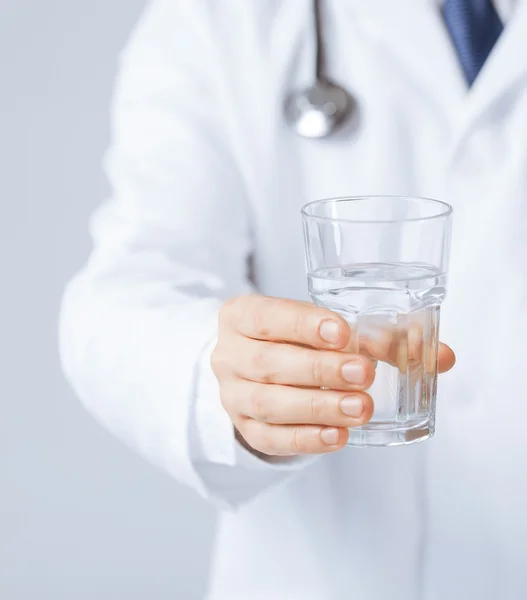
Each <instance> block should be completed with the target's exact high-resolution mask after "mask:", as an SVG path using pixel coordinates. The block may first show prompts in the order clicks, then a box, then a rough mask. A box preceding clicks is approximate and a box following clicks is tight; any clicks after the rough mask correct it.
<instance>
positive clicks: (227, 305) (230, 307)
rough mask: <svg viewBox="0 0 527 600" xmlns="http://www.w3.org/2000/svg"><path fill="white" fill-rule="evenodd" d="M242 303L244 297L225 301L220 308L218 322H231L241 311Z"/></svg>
mask: <svg viewBox="0 0 527 600" xmlns="http://www.w3.org/2000/svg"><path fill="white" fill-rule="evenodd" d="M243 302H244V296H235V297H234V298H229V299H228V300H226V301H225V302H224V303H223V306H222V307H221V308H220V312H219V322H220V323H225V322H228V323H231V322H233V321H234V320H235V319H236V317H237V315H238V314H239V313H240V311H241V310H243Z"/></svg>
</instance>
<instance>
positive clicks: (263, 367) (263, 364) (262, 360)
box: [251, 344, 273, 383]
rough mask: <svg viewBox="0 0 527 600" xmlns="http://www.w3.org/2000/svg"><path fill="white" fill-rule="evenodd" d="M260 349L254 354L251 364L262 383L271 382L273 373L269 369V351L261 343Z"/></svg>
mask: <svg viewBox="0 0 527 600" xmlns="http://www.w3.org/2000/svg"><path fill="white" fill-rule="evenodd" d="M259 346H260V347H259V348H258V350H256V351H255V353H254V354H253V356H252V359H251V366H252V369H253V371H254V375H255V377H256V379H257V380H258V381H260V382H262V383H271V382H272V380H273V375H272V373H271V372H270V370H269V351H268V350H267V348H266V347H265V345H263V344H259Z"/></svg>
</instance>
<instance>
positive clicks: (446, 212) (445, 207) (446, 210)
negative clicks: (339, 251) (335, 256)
mask: <svg viewBox="0 0 527 600" xmlns="http://www.w3.org/2000/svg"><path fill="white" fill-rule="evenodd" d="M381 198H385V199H387V198H392V199H397V200H420V201H424V202H427V203H430V204H435V205H437V206H438V207H442V210H441V211H439V212H437V213H435V214H432V215H428V216H426V217H409V218H404V217H403V218H400V219H344V218H339V217H326V216H322V215H314V214H310V213H309V212H308V209H309V208H310V207H313V206H317V205H322V204H329V203H338V202H346V201H347V202H357V201H359V200H374V199H381ZM452 212H453V208H452V207H451V206H450V204H447V203H446V202H443V201H442V200H436V199H435V198H427V197H425V196H397V195H393V194H377V195H375V194H369V195H364V196H336V197H334V198H321V199H319V200H312V201H311V202H308V203H307V204H304V206H303V207H302V209H301V210H300V213H301V214H302V217H303V218H305V219H313V220H314V221H323V222H330V223H350V224H351V223H352V224H354V225H359V224H362V223H364V224H368V225H374V224H381V225H382V224H388V223H411V222H419V221H431V220H433V219H444V218H446V217H448V216H450V215H451V214H452Z"/></svg>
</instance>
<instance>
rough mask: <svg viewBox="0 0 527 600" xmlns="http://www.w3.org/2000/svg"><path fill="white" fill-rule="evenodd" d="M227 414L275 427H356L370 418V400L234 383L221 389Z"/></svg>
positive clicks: (356, 394)
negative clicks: (296, 425) (230, 413)
mask: <svg viewBox="0 0 527 600" xmlns="http://www.w3.org/2000/svg"><path fill="white" fill-rule="evenodd" d="M225 397H226V399H227V400H226V402H224V405H225V407H226V409H227V411H228V412H231V410H230V409H231V408H232V409H234V410H235V411H237V412H238V413H239V414H241V415H242V416H244V417H250V418H251V419H255V420H257V421H262V422H266V423H270V424H277V425H293V424H297V423H302V424H306V425H333V426H336V427H357V426H359V425H364V424H365V423H367V422H368V421H369V420H370V419H371V416H372V414H373V400H372V398H371V396H369V395H368V394H366V393H365V392H336V391H333V390H321V389H317V388H311V389H309V388H295V387H290V386H284V385H264V384H261V383H254V382H248V381H243V380H235V381H233V382H232V384H231V385H229V386H227V387H226V389H225Z"/></svg>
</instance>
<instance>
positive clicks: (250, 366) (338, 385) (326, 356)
mask: <svg viewBox="0 0 527 600" xmlns="http://www.w3.org/2000/svg"><path fill="white" fill-rule="evenodd" d="M231 351H232V352H233V353H234V354H235V356H236V357H237V360H236V362H235V363H234V361H230V363H231V364H234V372H235V374H236V375H237V376H238V377H240V378H242V379H248V380H250V381H256V382H259V383H275V384H283V385H292V386H293V385H294V386H305V387H328V388H331V389H333V390H353V391H362V390H365V389H367V388H369V387H370V386H371V384H372V383H373V380H374V377H375V369H374V366H373V364H372V362H371V361H370V360H368V359H367V358H366V357H363V356H357V355H353V354H344V353H342V352H331V351H324V352H322V351H319V350H313V349H311V348H304V347H299V346H292V345H290V344H275V343H273V342H261V341H256V340H248V339H245V340H244V341H243V348H236V345H234V347H232V348H231Z"/></svg>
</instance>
